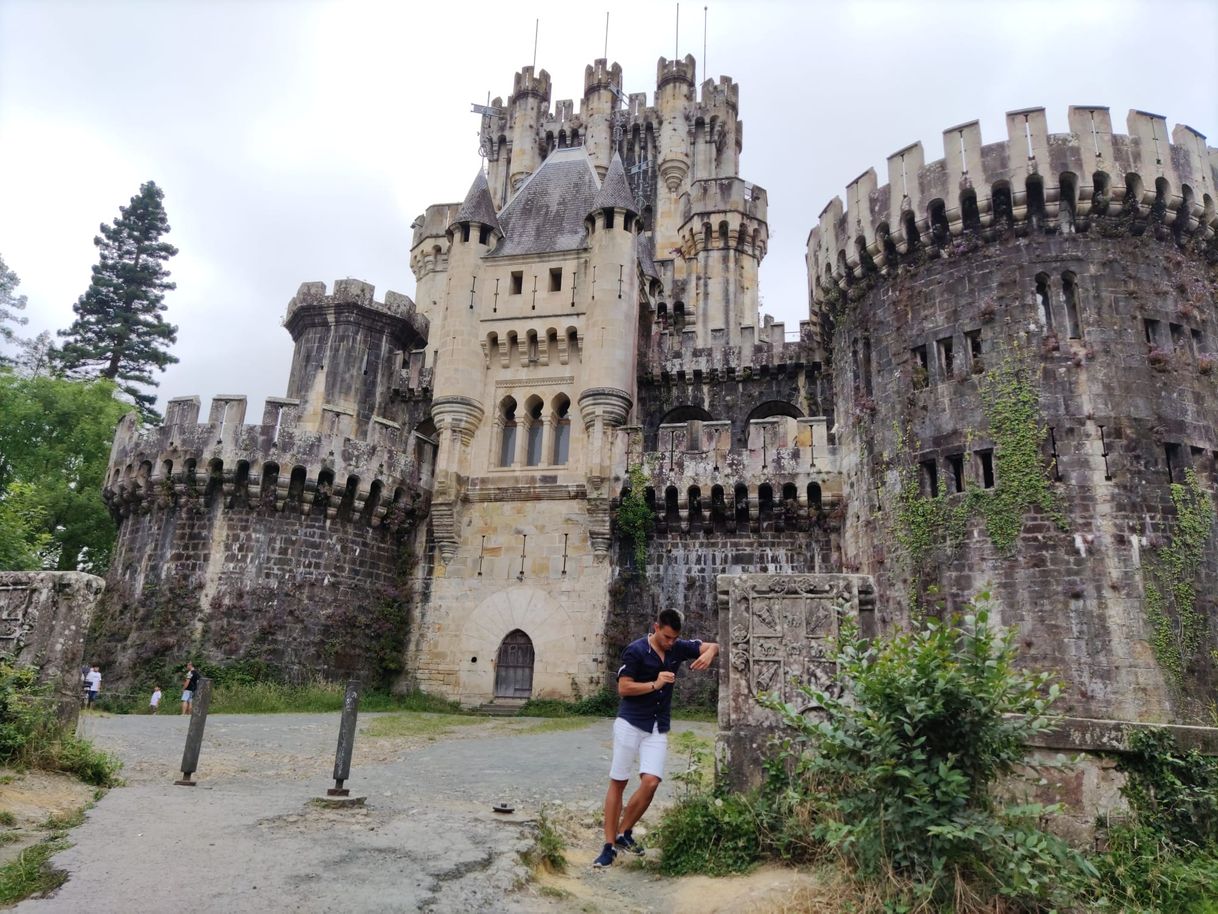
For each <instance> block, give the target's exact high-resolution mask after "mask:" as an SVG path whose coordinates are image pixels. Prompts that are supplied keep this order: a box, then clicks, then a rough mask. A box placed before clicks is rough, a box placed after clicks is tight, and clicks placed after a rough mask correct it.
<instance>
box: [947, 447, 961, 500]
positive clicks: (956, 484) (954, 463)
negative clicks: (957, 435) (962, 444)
mask: <svg viewBox="0 0 1218 914" xmlns="http://www.w3.org/2000/svg"><path fill="white" fill-rule="evenodd" d="M947 466H948V468H949V469H950V470H951V474H952V493H953V494H955V493H958V492H963V491H964V455H963V454H948V456H947Z"/></svg>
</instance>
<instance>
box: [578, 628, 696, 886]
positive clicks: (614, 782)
mask: <svg viewBox="0 0 1218 914" xmlns="http://www.w3.org/2000/svg"><path fill="white" fill-rule="evenodd" d="M680 632H681V615H680V613H678V612H677V611H676V610H675V609H666V610H664V611H663V612H661V613H660V616H659V618H658V619H657V620H656V623H655V625H654V626H653V630H652V633H651V634H650V635H648V636H647V637H646V638H640V639H639V640H638V641H632V642H631V643H630V644H629V645H627V646H626V649H625V650H624V651H622V665H621V667H620V668H619V669H618V671H617V693H618V695H620V696H621V701H620V702H618V711H617V720H615V721H614V722H613V763H612V765H611V766H610V768H609V791H608V793H606V794H605V847H604V849H603V850H602V851H601V855H600V856H599V857H597V858H596V861H595V862H594V863H593V864H592V865H593V866H596V867H602V866H609V865H611V864H612V863H613V861H614V858H616V857H617V851H618V850H628V851H630V852H632V853H635V854H641V853H643V848H642V847H641V846H640V845H639V843H638V842H637V841H635V840H634V838H633V837H632V836H631V829H632V828H633V827H634V825H635V823H636V822H638V821H639V819H641V818H642V817H643V813H645V812H646V811H647V807H648V806H650V805H651V800H652V798H653V797H654V796H655V794H656V788H657V787H659V786H660V781H661V780H663V778H664V756H665V753H666V752H667V751H668V728H669V719H670V715H671V711H672V688H673V683H674V682H675V681H676V678H677V668H678V667H680V666H681V664H682V663H683V662H684V661H686V660H690V661H692V662H691V663H690V665H689V667H690V669H692V670H704V669H706V668H707V667H708V666H710V664H711V662H712V661H713V660H714V659H715V656H716V655H717V654H718V653H719V645H717V644H714V643H713V642H710V641H686V640H684V639H682V638H680V637H678V635H679V634H680ZM636 761H637V762H638V764H639V781H640V783H639V786H638V789H637V790H635V792H634V794H633V795H632V796H631V797H630V802H629V803H628V804H626V808H625V810H623V809H622V795H623V794H624V793H625V791H626V782H627V781H628V780H630V775H631V773H632V771H633V770H634V764H635V762H636Z"/></svg>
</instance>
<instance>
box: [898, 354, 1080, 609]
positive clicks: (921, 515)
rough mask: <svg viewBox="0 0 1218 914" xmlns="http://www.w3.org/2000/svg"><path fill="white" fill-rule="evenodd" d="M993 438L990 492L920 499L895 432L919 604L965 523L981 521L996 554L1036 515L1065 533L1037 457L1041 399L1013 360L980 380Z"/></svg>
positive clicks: (1010, 546)
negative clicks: (935, 567)
mask: <svg viewBox="0 0 1218 914" xmlns="http://www.w3.org/2000/svg"><path fill="white" fill-rule="evenodd" d="M979 383H980V386H981V392H982V395H983V396H982V403H983V408H984V410H985V417H986V425H987V427H988V432H989V436H990V439H991V440H992V441H993V443H994V477H995V479H994V487H993V488H991V489H985V488H981V487H979V486H977V485H976V484H975V483H971V482H970V483H966V486H965V491H964V492H963V493H962V494H961V495H960V496H951V497H946V496H944V495H923V494H922V493H921V491H920V486H919V479H918V468H917V466H916V465H915V464H914V462H913V458H912V455H911V454H910V444H909V435H908V431H907V430H906V429H898V430H897V438H898V441H899V450H900V456H899V458H898V459H899V460H900V467H899V470H898V476H899V483H900V489H899V491H898V493H897V504H896V512H895V516H896V528H895V536H896V539H897V542H898V543H899V544H900V545H901V546H902V547H903V548H904V550H905V552H906V554H907V555H908V557H909V561H910V565H911V569H910V570H911V577H912V579H913V585H914V586H913V589H914V592H913V594H911V602H913V603H914V604H915V605H916V606H920V605H921V600H922V591H923V588H924V585H925V582H926V580H927V579H928V578H929V577H930V570H929V566H930V565H931V564H932V562H933V559H934V558H935V556H936V555H938V554H939V552H940V550H943V549H948V550H951V549H955V548H956V547H957V546H958V545H959V544H960V543H961V542H962V541H963V540H964V536H965V534H966V533H967V530H968V522H969V519H970V518H973V517H979V518H981V519H982V520H983V522H984V523H985V529H986V534H987V535H988V536H989V538H990V541H991V542H992V543H993V544H994V546H995V548H996V549H997V550H998V551H999V552H1000V553H1002V554H1004V555H1010V554H1011V553H1012V552H1013V551H1014V549H1015V546H1016V544H1017V542H1018V541H1019V534H1020V531H1022V529H1023V522H1024V517H1025V515H1026V514H1027V512H1028V511H1030V510H1032V509H1034V508H1035V509H1038V510H1040V511H1041V512H1043V513H1044V514H1045V515H1047V516H1048V517H1049V518H1051V519H1052V520H1053V522H1054V523H1055V524H1056V525H1057V527H1058V528H1059V529H1061V530H1066V529H1068V526H1067V523H1066V517H1065V514H1064V512H1063V510H1062V506H1061V499H1060V497H1059V496H1058V494H1057V492H1056V491H1055V490H1054V488H1053V486H1052V484H1051V483H1050V482H1049V479H1048V476H1047V474H1046V471H1045V466H1044V460H1043V457H1042V456H1041V451H1042V447H1043V444H1044V441H1045V438H1046V436H1047V434H1048V430H1047V428H1046V427H1045V425H1044V423H1043V422H1042V421H1041V418H1040V394H1039V392H1038V391H1037V389H1036V387H1035V386H1034V385H1033V384H1031V383H1030V382H1029V381H1028V379H1027V370H1026V369H1024V368H1021V367H1020V362H1019V359H1018V357H1014V358H1011V359H1007V360H1006V361H1004V362H1003V363H1001V364H1000V365H998V366H997V367H995V368H994V369H992V370H990V371H989V372H987V373H986V374H985V375H983V376H982V377H981V380H980V382H979Z"/></svg>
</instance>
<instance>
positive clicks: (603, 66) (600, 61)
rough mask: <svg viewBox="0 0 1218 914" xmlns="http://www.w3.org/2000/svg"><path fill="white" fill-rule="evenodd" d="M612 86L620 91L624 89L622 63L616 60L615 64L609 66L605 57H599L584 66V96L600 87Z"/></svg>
mask: <svg viewBox="0 0 1218 914" xmlns="http://www.w3.org/2000/svg"><path fill="white" fill-rule="evenodd" d="M610 87H613V88H614V89H617V91H618V92H621V91H622V65H621V64H619V63H617V62H614V64H613V66H609V65H608V61H607V60H606V59H605V58H604V57H598V58H597V59H596V60H595V61H593V62H592V63H590V64H588V66H586V67H584V98H587V97H588V96H589V95H590V94H591V93H593V92H596V91H597V90H599V89H608V88H610Z"/></svg>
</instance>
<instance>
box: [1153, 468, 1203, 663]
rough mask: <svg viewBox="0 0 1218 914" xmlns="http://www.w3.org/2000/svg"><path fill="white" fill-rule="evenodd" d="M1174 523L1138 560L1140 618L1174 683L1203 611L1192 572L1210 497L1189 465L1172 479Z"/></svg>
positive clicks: (1193, 654) (1198, 634) (1190, 656)
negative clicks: (1141, 590) (1142, 611)
mask: <svg viewBox="0 0 1218 914" xmlns="http://www.w3.org/2000/svg"><path fill="white" fill-rule="evenodd" d="M1171 500H1172V503H1173V504H1174V505H1175V508H1176V526H1175V529H1174V530H1173V531H1172V534H1171V537H1170V538H1169V539H1168V541H1167V543H1166V544H1165V545H1164V546H1162V547H1160V548H1158V549H1155V550H1153V551H1152V553H1151V555H1150V557H1148V558H1147V559H1145V560H1144V561H1143V565H1142V567H1143V576H1142V580H1143V582H1144V588H1145V600H1144V605H1145V607H1146V618H1147V621H1149V622H1150V625H1151V628H1152V629H1153V634H1152V636H1151V646H1152V647H1153V648H1154V652H1155V659H1157V660H1158V662H1159V666H1161V667H1162V668H1163V671H1164V672H1165V673H1167V674H1168V676H1170V677H1171V679H1172V681H1173V682H1175V684H1176V685H1177V686H1180V685H1183V682H1184V673H1185V670H1186V669H1187V668H1188V666H1189V664H1190V663H1192V662H1193V661H1194V660H1195V659H1196V658H1197V655H1198V653H1199V652H1200V649H1201V643H1202V640H1203V638H1204V637H1205V626H1206V623H1205V617H1204V616H1203V615H1202V614H1201V613H1200V612H1198V611H1197V575H1198V572H1199V571H1200V570H1201V563H1202V561H1204V558H1205V550H1206V547H1207V546H1208V545H1209V542H1210V540H1211V538H1212V537H1213V532H1214V516H1215V515H1214V502H1213V499H1212V498H1211V497H1210V495H1209V493H1208V492H1206V491H1205V489H1204V488H1202V486H1201V483H1200V482H1199V481H1198V479H1197V474H1196V473H1195V472H1193V470H1191V469H1190V470H1188V471H1187V472H1186V473H1185V477H1184V482H1183V483H1173V484H1172V487H1171Z"/></svg>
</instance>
